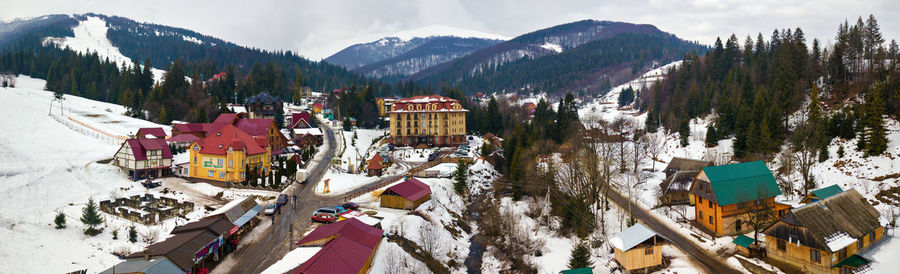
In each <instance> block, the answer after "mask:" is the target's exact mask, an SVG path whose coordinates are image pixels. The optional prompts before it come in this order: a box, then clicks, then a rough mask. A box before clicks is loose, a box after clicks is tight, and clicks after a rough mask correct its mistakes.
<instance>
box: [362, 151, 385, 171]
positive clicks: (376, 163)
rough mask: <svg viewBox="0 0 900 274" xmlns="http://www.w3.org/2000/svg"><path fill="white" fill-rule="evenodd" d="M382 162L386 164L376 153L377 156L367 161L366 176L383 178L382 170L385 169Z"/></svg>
mask: <svg viewBox="0 0 900 274" xmlns="http://www.w3.org/2000/svg"><path fill="white" fill-rule="evenodd" d="M382 162H384V158H382V157H381V155H379V154H378V153H375V156H372V159H369V160H368V161H366V163H367V164H366V174H368V175H369V176H381V173H382V170H383V169H384V165H383V164H382Z"/></svg>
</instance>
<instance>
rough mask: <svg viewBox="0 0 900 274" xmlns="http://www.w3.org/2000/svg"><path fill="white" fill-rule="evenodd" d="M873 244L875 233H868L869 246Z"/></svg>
mask: <svg viewBox="0 0 900 274" xmlns="http://www.w3.org/2000/svg"><path fill="white" fill-rule="evenodd" d="M874 242H875V231H872V233H869V244H872V243H874Z"/></svg>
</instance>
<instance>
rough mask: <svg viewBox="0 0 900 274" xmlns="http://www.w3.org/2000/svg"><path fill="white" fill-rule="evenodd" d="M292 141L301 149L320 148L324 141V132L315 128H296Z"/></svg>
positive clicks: (292, 131)
mask: <svg viewBox="0 0 900 274" xmlns="http://www.w3.org/2000/svg"><path fill="white" fill-rule="evenodd" d="M291 135H292V136H291V139H292V140H293V141H294V145H296V146H299V147H308V146H319V145H321V144H322V141H324V140H323V139H324V136H325V135H324V134H323V133H322V130H321V129H319V128H317V127H314V128H295V129H293V130H291Z"/></svg>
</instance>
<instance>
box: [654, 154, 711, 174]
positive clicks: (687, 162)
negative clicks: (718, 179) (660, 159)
mask: <svg viewBox="0 0 900 274" xmlns="http://www.w3.org/2000/svg"><path fill="white" fill-rule="evenodd" d="M712 165H713V163H712V161H704V160H698V159H689V158H681V157H674V158H672V160H671V161H669V164H668V165H666V168H665V169H663V172H665V173H666V178H669V177H670V176H672V175H674V174H675V173H676V172H679V171H700V169H702V168H703V167H708V166H712Z"/></svg>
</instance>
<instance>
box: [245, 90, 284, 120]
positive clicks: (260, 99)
mask: <svg viewBox="0 0 900 274" xmlns="http://www.w3.org/2000/svg"><path fill="white" fill-rule="evenodd" d="M244 107H246V108H247V113H248V114H249V115H250V119H273V120H274V119H275V115H277V114H278V113H281V112H282V111H283V110H282V108H284V104H283V103H282V101H281V98H279V97H278V96H272V95H271V94H269V93H268V92H265V91H263V92H261V93H260V94H257V95H253V96H250V97H247V99H245V100H244Z"/></svg>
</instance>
